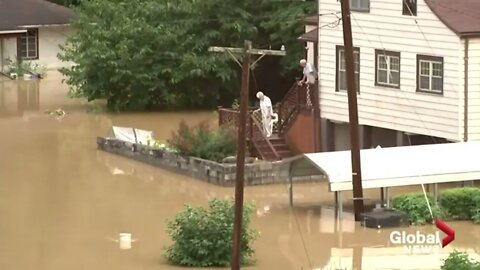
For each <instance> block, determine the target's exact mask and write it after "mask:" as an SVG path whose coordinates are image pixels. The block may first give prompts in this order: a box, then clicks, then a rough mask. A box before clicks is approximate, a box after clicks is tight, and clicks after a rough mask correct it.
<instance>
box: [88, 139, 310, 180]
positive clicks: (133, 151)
mask: <svg viewBox="0 0 480 270" xmlns="http://www.w3.org/2000/svg"><path fill="white" fill-rule="evenodd" d="M97 146H98V149H100V150H103V151H106V152H110V153H113V154H118V155H121V156H125V157H129V158H132V159H135V160H138V161H141V162H145V163H149V164H151V165H154V166H157V167H160V168H164V169H170V170H173V171H175V172H177V173H181V174H184V175H187V176H190V177H193V178H197V179H200V180H202V181H205V182H209V183H212V184H216V185H221V186H234V183H235V169H236V165H235V164H224V163H217V162H214V161H210V160H205V159H200V158H195V157H183V156H181V155H179V154H177V153H171V152H167V151H165V150H163V149H157V148H153V147H150V146H146V145H141V144H132V143H129V142H125V141H121V140H117V139H113V138H103V137H98V138H97ZM288 169H289V168H288V164H286V163H285V162H282V161H277V162H256V163H252V164H245V185H264V184H279V183H286V182H287V181H288ZM294 181H295V182H305V181H312V178H311V177H306V178H297V179H294Z"/></svg>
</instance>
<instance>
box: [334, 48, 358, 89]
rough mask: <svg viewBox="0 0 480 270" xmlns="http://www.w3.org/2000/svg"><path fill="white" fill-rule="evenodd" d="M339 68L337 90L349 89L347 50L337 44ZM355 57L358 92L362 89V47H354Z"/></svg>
mask: <svg viewBox="0 0 480 270" xmlns="http://www.w3.org/2000/svg"><path fill="white" fill-rule="evenodd" d="M336 59H337V61H336V62H337V69H336V71H337V72H336V73H337V74H336V77H337V79H336V89H335V90H336V91H347V66H346V62H345V50H344V48H343V46H337V55H336ZM353 59H354V62H355V65H354V66H355V83H356V86H357V92H359V91H360V84H359V83H360V49H359V48H353Z"/></svg>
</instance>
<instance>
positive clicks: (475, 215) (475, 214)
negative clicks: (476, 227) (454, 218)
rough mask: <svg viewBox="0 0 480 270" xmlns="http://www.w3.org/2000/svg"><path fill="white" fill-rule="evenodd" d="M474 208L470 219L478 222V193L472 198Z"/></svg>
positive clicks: (479, 202) (479, 214) (479, 219)
mask: <svg viewBox="0 0 480 270" xmlns="http://www.w3.org/2000/svg"><path fill="white" fill-rule="evenodd" d="M473 201H474V202H475V208H474V209H473V211H472V220H473V222H474V223H480V195H478V196H476V197H475V198H473Z"/></svg>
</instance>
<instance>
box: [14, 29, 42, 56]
mask: <svg viewBox="0 0 480 270" xmlns="http://www.w3.org/2000/svg"><path fill="white" fill-rule="evenodd" d="M17 45H18V49H17V55H18V57H20V59H24V60H33V59H38V29H28V31H27V33H26V34H25V35H23V36H20V37H19V38H18V40H17Z"/></svg>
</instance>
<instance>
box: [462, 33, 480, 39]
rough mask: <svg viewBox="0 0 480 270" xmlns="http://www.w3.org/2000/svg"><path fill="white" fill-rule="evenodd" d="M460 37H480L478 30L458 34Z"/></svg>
mask: <svg viewBox="0 0 480 270" xmlns="http://www.w3.org/2000/svg"><path fill="white" fill-rule="evenodd" d="M459 36H460V37H461V38H480V32H469V33H468V32H467V33H461V34H460V35H459Z"/></svg>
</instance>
